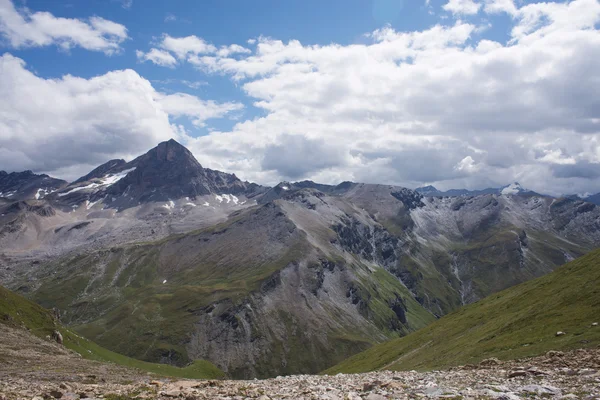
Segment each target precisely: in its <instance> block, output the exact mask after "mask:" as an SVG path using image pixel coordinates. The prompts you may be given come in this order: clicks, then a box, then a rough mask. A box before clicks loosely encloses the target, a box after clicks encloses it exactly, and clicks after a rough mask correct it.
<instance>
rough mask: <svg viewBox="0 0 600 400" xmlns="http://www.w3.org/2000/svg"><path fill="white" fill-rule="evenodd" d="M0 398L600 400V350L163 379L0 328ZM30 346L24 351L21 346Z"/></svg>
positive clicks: (39, 399) (113, 399)
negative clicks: (376, 368) (417, 365)
mask: <svg viewBox="0 0 600 400" xmlns="http://www.w3.org/2000/svg"><path fill="white" fill-rule="evenodd" d="M0 329H1V331H0V400H8V399H35V400H44V399H47V400H50V399H64V400H66V399H80V398H89V399H94V398H98V399H100V398H104V399H107V400H122V399H136V398H137V399H174V398H184V399H186V400H192V399H239V400H243V399H260V400H268V399H329V400H337V399H340V400H346V399H348V400H359V399H368V400H384V399H417V398H446V399H507V400H510V399H519V398H528V399H531V398H557V399H600V349H588V350H575V351H572V352H569V353H561V352H549V353H548V354H546V356H543V357H537V358H531V359H523V360H515V361H510V362H501V361H498V360H496V359H489V360H485V361H483V362H482V363H480V364H479V365H466V366H463V367H458V368H453V369H451V370H447V371H432V372H415V371H410V372H390V371H380V372H372V373H367V374H351V375H345V374H339V375H336V376H316V375H311V376H309V375H296V376H288V377H277V378H273V379H267V380H252V381H233V380H222V381H193V380H174V379H161V378H157V377H154V376H150V375H147V374H142V373H138V372H136V371H132V370H129V369H126V368H122V367H118V366H112V365H107V364H101V363H96V362H92V361H86V360H83V359H82V358H81V357H78V356H77V355H75V354H73V353H71V352H69V351H67V350H65V349H64V348H62V347H60V346H58V345H56V344H54V343H50V342H47V341H44V340H41V339H37V338H35V337H32V336H29V335H22V337H21V342H19V346H15V345H14V343H15V340H14V339H15V338H14V337H12V338H11V337H10V335H18V334H19V332H20V331H18V330H14V329H10V328H6V327H2V325H0ZM23 349H26V350H23Z"/></svg>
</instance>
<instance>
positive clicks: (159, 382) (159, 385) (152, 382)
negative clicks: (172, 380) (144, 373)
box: [150, 381, 163, 387]
mask: <svg viewBox="0 0 600 400" xmlns="http://www.w3.org/2000/svg"><path fill="white" fill-rule="evenodd" d="M150 385H152V386H156V387H161V386H162V385H163V383H162V382H161V381H150Z"/></svg>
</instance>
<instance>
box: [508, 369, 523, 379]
mask: <svg viewBox="0 0 600 400" xmlns="http://www.w3.org/2000/svg"><path fill="white" fill-rule="evenodd" d="M519 376H527V371H525V370H515V371H510V372H509V373H508V377H509V378H516V377H519Z"/></svg>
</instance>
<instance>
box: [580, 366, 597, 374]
mask: <svg viewBox="0 0 600 400" xmlns="http://www.w3.org/2000/svg"><path fill="white" fill-rule="evenodd" d="M595 373H596V370H595V369H591V368H583V369H580V370H579V375H594V374H595Z"/></svg>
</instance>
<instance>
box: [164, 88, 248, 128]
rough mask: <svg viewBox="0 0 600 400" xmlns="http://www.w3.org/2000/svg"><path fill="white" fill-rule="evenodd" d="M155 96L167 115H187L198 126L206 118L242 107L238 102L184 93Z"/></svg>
mask: <svg viewBox="0 0 600 400" xmlns="http://www.w3.org/2000/svg"><path fill="white" fill-rule="evenodd" d="M155 97H156V101H157V102H158V103H159V104H160V106H161V108H162V109H163V110H165V111H166V112H167V113H168V114H169V115H171V116H173V117H174V118H179V117H182V116H186V117H189V118H191V119H192V122H193V124H194V125H196V126H198V127H202V126H205V121H206V120H208V119H211V118H221V117H223V116H224V115H226V114H228V113H230V112H233V111H239V110H241V109H242V108H244V107H243V105H242V104H240V103H234V102H229V103H216V102H214V101H212V100H208V101H207V100H201V99H199V98H198V97H196V96H192V95H189V94H186V93H175V94H170V95H164V94H163V95H157V96H155Z"/></svg>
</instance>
